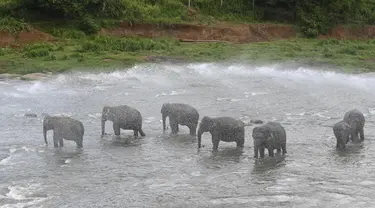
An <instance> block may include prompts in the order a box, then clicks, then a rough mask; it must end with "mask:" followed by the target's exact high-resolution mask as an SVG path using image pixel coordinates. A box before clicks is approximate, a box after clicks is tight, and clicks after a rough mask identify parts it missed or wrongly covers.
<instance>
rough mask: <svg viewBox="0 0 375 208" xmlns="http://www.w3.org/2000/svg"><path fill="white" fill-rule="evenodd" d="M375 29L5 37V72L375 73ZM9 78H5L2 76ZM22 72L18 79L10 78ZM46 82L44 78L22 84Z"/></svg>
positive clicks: (242, 27) (231, 27) (232, 28)
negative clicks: (151, 65)
mask: <svg viewBox="0 0 375 208" xmlns="http://www.w3.org/2000/svg"><path fill="white" fill-rule="evenodd" d="M374 36H375V27H373V26H363V27H345V26H338V27H335V28H333V29H332V30H330V32H329V33H328V34H327V35H321V36H319V37H318V38H315V39H306V38H300V37H299V33H298V31H297V30H296V29H295V28H294V27H293V26H291V25H282V24H234V23H225V22H221V23H217V24H213V25H203V24H129V23H128V22H123V23H119V24H118V25H117V26H116V27H110V28H102V29H101V30H100V31H99V32H98V33H97V34H95V35H90V36H88V35H85V34H83V33H80V32H79V31H74V30H60V31H59V33H58V32H56V30H53V32H50V33H48V32H46V31H42V30H41V29H37V27H33V28H30V29H29V30H28V31H26V30H24V31H20V32H19V33H18V34H17V35H14V34H12V33H9V32H5V31H2V32H1V33H0V46H1V48H0V73H2V74H3V75H2V77H7V78H10V77H18V78H20V77H21V76H23V75H26V74H32V73H44V74H46V73H60V72H65V71H70V70H73V69H74V70H76V69H79V70H111V69H113V68H126V67H129V66H132V65H134V64H136V63H145V62H165V61H167V62H170V61H172V62H175V61H178V62H211V61H232V62H244V63H254V64H262V63H280V62H285V61H293V62H296V63H300V64H303V65H312V66H316V65H318V66H319V65H328V66H334V67H337V68H340V69H342V70H343V71H345V72H370V71H374V70H375V61H374V60H375V59H374V57H375V52H374V51H373V48H374V46H375V41H373V40H372V38H373V37H374ZM4 74H5V75H4ZM6 74H19V75H20V76H14V75H6ZM35 77H43V76H42V75H40V74H37V75H29V76H24V78H22V77H21V78H22V79H27V80H28V79H34V78H35Z"/></svg>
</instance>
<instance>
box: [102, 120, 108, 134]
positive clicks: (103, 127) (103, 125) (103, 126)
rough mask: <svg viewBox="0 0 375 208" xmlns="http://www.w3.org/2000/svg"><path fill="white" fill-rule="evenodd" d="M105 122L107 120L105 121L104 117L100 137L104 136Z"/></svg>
mask: <svg viewBox="0 0 375 208" xmlns="http://www.w3.org/2000/svg"><path fill="white" fill-rule="evenodd" d="M106 121H107V119H105V118H104V117H102V137H103V136H104V134H105V122H106Z"/></svg>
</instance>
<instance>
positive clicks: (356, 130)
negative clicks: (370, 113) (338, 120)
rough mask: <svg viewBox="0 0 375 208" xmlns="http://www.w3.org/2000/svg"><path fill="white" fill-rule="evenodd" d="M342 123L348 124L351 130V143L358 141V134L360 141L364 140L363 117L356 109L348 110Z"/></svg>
mask: <svg viewBox="0 0 375 208" xmlns="http://www.w3.org/2000/svg"><path fill="white" fill-rule="evenodd" d="M344 121H345V122H346V123H347V124H349V126H350V129H351V140H352V141H353V142H357V141H359V139H358V134H360V137H361V140H360V141H363V140H364V139H365V135H364V132H363V128H364V126H365V116H364V115H363V114H362V113H361V112H360V111H359V110H357V109H354V110H350V111H348V112H346V113H345V115H344Z"/></svg>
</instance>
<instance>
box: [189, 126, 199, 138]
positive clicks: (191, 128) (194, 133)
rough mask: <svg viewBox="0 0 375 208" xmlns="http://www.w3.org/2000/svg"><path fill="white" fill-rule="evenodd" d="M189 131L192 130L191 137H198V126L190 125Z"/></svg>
mask: <svg viewBox="0 0 375 208" xmlns="http://www.w3.org/2000/svg"><path fill="white" fill-rule="evenodd" d="M189 129H190V135H191V136H196V135H197V125H190V126H189Z"/></svg>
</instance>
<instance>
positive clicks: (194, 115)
mask: <svg viewBox="0 0 375 208" xmlns="http://www.w3.org/2000/svg"><path fill="white" fill-rule="evenodd" d="M160 113H161V114H162V119H163V132H165V130H166V125H165V120H166V118H167V117H169V125H170V127H171V130H172V134H177V132H178V131H179V129H178V125H184V126H187V127H189V130H190V135H192V136H195V135H196V131H197V126H198V120H199V113H198V111H197V110H196V109H195V108H194V107H192V106H190V105H188V104H182V103H164V104H163V106H162V107H161V111H160Z"/></svg>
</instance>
